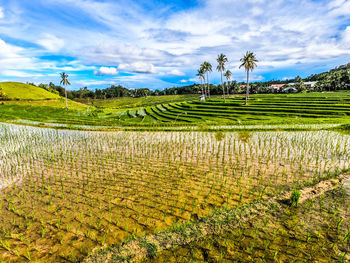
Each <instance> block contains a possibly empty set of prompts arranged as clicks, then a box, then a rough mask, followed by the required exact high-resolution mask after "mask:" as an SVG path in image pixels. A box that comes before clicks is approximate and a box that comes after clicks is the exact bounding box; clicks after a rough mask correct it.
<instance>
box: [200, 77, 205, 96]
mask: <svg viewBox="0 0 350 263" xmlns="http://www.w3.org/2000/svg"><path fill="white" fill-rule="evenodd" d="M201 92H202V96H204V99H205V94H204V90H203V80H202V78H201Z"/></svg>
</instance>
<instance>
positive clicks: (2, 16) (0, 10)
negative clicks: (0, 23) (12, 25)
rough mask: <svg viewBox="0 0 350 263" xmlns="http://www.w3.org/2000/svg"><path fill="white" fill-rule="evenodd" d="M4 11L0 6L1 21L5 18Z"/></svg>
mask: <svg viewBox="0 0 350 263" xmlns="http://www.w3.org/2000/svg"><path fill="white" fill-rule="evenodd" d="M4 16H5V15H4V9H3V8H2V7H1V6H0V19H1V18H4Z"/></svg>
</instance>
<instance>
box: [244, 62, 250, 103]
mask: <svg viewBox="0 0 350 263" xmlns="http://www.w3.org/2000/svg"><path fill="white" fill-rule="evenodd" d="M248 96H249V69H248V70H247V93H246V95H245V105H247V104H248Z"/></svg>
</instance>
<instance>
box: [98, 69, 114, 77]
mask: <svg viewBox="0 0 350 263" xmlns="http://www.w3.org/2000/svg"><path fill="white" fill-rule="evenodd" d="M117 74H118V70H117V69H116V68H113V67H100V68H99V69H98V70H95V75H97V76H106V75H107V76H112V75H117Z"/></svg>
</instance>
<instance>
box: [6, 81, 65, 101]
mask: <svg viewBox="0 0 350 263" xmlns="http://www.w3.org/2000/svg"><path fill="white" fill-rule="evenodd" d="M0 88H1V89H2V91H3V92H5V95H6V97H7V98H8V99H13V100H47V99H59V98H60V96H59V95H57V94H54V93H51V92H48V91H47V90H44V89H42V88H38V87H36V86H33V85H28V84H24V83H19V82H1V83H0Z"/></svg>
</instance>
